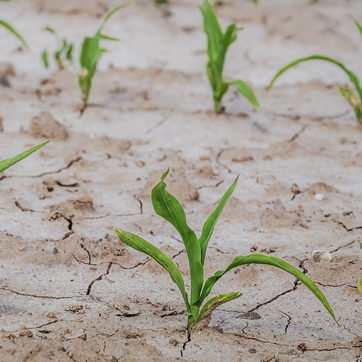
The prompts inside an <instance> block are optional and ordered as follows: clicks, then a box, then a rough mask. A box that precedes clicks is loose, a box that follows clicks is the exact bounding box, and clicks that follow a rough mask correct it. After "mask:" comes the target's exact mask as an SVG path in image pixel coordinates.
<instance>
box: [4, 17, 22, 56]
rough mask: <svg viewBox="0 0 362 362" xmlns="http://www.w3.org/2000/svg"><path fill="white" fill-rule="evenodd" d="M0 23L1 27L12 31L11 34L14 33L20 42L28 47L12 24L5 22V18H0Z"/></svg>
mask: <svg viewBox="0 0 362 362" xmlns="http://www.w3.org/2000/svg"><path fill="white" fill-rule="evenodd" d="M0 25H1V26H2V27H4V28H5V29H7V30H9V31H10V33H12V34H13V35H15V36H16V37H17V38H18V39H19V40H20V42H21V44H23V45H24V47H25V48H27V49H29V45H28V43H27V42H26V41H25V39H24V38H23V37H22V36H21V35H20V33H19V32H18V31H16V30H15V29H14V28H13V26H11V25H10V24H9V23H8V22H6V21H5V20H1V19H0Z"/></svg>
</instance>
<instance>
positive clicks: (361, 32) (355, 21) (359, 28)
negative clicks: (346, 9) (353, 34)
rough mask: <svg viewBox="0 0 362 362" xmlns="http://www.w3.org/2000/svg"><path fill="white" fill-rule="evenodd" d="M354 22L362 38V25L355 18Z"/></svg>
mask: <svg viewBox="0 0 362 362" xmlns="http://www.w3.org/2000/svg"><path fill="white" fill-rule="evenodd" d="M353 21H354V23H355V24H356V26H357V28H358V30H359V32H360V34H361V36H362V25H361V24H360V23H359V22H358V21H357V20H356V19H354V18H353Z"/></svg>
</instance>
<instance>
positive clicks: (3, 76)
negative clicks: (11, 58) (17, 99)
mask: <svg viewBox="0 0 362 362" xmlns="http://www.w3.org/2000/svg"><path fill="white" fill-rule="evenodd" d="M9 77H15V70H14V67H13V65H12V64H11V63H0V85H2V86H3V87H6V88H9V87H11V84H10V81H9Z"/></svg>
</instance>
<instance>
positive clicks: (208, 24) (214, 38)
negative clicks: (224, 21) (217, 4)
mask: <svg viewBox="0 0 362 362" xmlns="http://www.w3.org/2000/svg"><path fill="white" fill-rule="evenodd" d="M199 8H200V10H201V13H202V15H203V18H204V31H205V33H206V35H207V38H208V47H207V52H208V55H209V58H210V59H213V60H214V61H216V60H217V58H218V54H219V49H220V45H221V40H222V36H223V35H222V30H221V26H220V24H219V20H218V19H217V16H216V14H215V12H214V9H213V8H212V6H211V4H210V3H209V2H208V1H207V0H206V1H205V2H204V3H203V4H202V5H200V6H199Z"/></svg>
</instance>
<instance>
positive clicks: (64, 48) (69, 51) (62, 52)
mask: <svg viewBox="0 0 362 362" xmlns="http://www.w3.org/2000/svg"><path fill="white" fill-rule="evenodd" d="M45 31H47V32H48V33H50V34H52V35H53V36H54V38H55V40H56V42H57V48H58V49H57V50H56V51H55V52H54V54H53V57H54V60H55V63H56V64H57V66H58V68H59V70H63V69H65V68H67V66H68V65H70V64H72V63H73V47H74V46H73V43H70V42H68V41H67V39H65V38H63V39H61V38H60V37H59V36H58V34H57V33H56V31H55V30H54V29H52V28H50V27H48V26H47V27H46V28H45ZM41 60H42V62H43V64H44V66H45V68H49V52H48V51H47V50H44V51H43V52H42V53H41Z"/></svg>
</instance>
